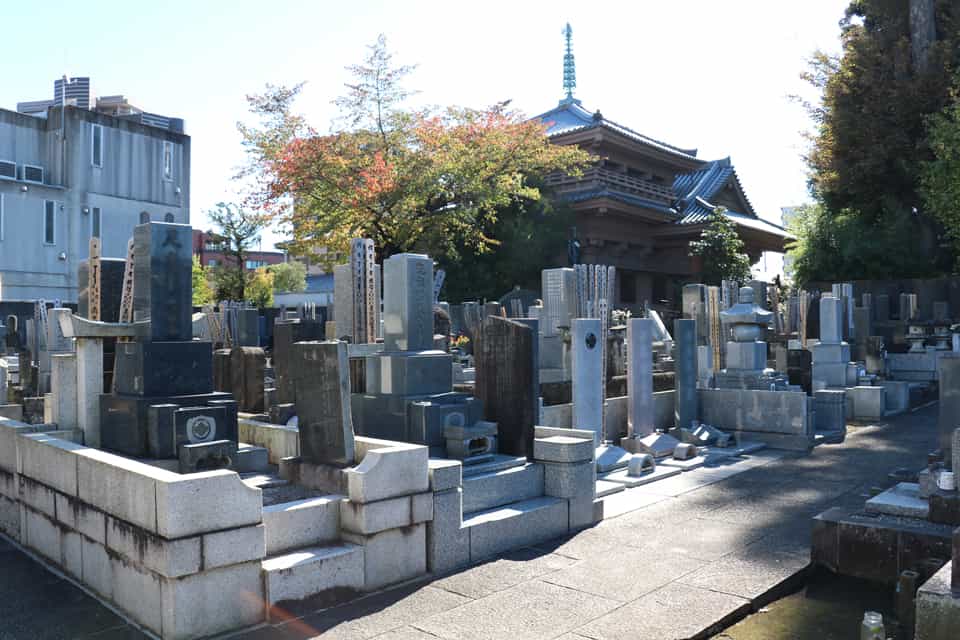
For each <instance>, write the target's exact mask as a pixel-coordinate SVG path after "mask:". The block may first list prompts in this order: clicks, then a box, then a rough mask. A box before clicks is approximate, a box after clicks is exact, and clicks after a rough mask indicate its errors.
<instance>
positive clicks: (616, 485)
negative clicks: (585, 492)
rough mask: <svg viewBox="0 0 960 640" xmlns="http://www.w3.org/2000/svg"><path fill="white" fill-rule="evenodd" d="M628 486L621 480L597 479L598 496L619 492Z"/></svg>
mask: <svg viewBox="0 0 960 640" xmlns="http://www.w3.org/2000/svg"><path fill="white" fill-rule="evenodd" d="M625 488H626V485H625V484H623V483H620V482H615V481H610V480H597V489H596V493H597V497H598V498H605V497H607V496H609V495H610V494H613V493H619V492H621V491H623V490H624V489H625Z"/></svg>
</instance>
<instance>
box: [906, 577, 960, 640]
mask: <svg viewBox="0 0 960 640" xmlns="http://www.w3.org/2000/svg"><path fill="white" fill-rule="evenodd" d="M953 562H960V559H958V558H954V559H953ZM952 570H953V565H952V563H950V562H948V563H947V564H945V565H944V566H943V568H942V569H940V571H938V572H937V573H935V574H934V575H933V577H932V578H930V579H929V580H927V582H926V583H924V585H923V586H922V587H920V590H919V591H917V609H916V611H917V616H916V620H917V628H916V638H917V640H954V638H956V637H957V630H958V629H960V598H957V597H955V596H954V595H953V594H952V593H951V591H950V574H951V571H952Z"/></svg>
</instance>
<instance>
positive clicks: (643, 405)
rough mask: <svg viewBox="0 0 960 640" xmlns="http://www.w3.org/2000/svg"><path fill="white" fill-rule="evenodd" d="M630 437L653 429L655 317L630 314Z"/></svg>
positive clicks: (628, 399) (636, 436)
mask: <svg viewBox="0 0 960 640" xmlns="http://www.w3.org/2000/svg"><path fill="white" fill-rule="evenodd" d="M627 349H628V355H627V357H628V358H629V364H628V365H627V407H628V408H627V437H628V438H642V437H643V436H646V435H649V434H651V433H653V431H654V428H655V425H654V422H653V416H654V411H655V410H654V403H653V321H651V320H649V319H647V318H631V319H630V320H629V321H628V322H627Z"/></svg>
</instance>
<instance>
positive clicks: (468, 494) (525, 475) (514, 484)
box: [463, 463, 543, 514]
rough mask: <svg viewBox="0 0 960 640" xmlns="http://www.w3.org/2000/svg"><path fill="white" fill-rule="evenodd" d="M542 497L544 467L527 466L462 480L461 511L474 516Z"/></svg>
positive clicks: (538, 465) (532, 464)
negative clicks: (495, 508)
mask: <svg viewBox="0 0 960 640" xmlns="http://www.w3.org/2000/svg"><path fill="white" fill-rule="evenodd" d="M542 495H543V465H540V464H536V463H530V464H527V465H525V466H522V467H511V468H509V469H504V470H502V471H494V472H492V473H484V474H479V475H473V476H469V477H467V478H464V480H463V512H464V513H465V514H467V513H473V512H475V511H484V510H487V509H492V508H494V507H499V506H501V505H505V504H509V503H511V502H519V501H522V500H529V499H531V498H537V497H539V496H542Z"/></svg>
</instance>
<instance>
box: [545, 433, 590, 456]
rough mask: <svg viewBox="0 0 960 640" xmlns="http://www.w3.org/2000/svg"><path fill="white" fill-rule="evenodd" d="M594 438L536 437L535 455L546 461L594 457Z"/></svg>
mask: <svg viewBox="0 0 960 640" xmlns="http://www.w3.org/2000/svg"><path fill="white" fill-rule="evenodd" d="M593 452H594V450H593V440H592V439H589V440H588V439H585V438H572V437H570V436H550V437H547V438H535V439H534V441H533V457H534V458H536V459H537V460H543V461H546V462H581V461H584V460H592V459H593Z"/></svg>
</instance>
